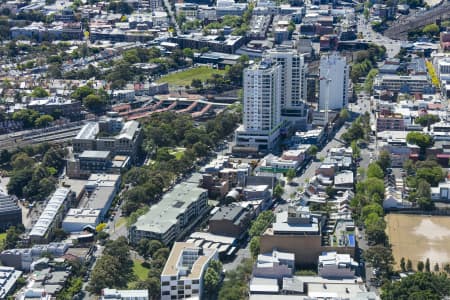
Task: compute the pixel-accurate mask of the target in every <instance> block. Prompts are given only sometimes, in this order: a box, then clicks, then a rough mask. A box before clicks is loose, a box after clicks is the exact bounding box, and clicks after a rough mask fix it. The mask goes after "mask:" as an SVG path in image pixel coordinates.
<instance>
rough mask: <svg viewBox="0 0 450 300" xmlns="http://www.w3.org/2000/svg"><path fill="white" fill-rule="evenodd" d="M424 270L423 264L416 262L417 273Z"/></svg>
mask: <svg viewBox="0 0 450 300" xmlns="http://www.w3.org/2000/svg"><path fill="white" fill-rule="evenodd" d="M424 268H425V264H424V263H423V261H418V262H417V271H419V272H423V269H424Z"/></svg>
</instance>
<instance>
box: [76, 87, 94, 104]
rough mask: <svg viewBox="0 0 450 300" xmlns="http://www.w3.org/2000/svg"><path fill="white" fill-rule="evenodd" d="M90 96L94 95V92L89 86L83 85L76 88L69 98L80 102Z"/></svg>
mask: <svg viewBox="0 0 450 300" xmlns="http://www.w3.org/2000/svg"><path fill="white" fill-rule="evenodd" d="M91 94H95V90H94V89H93V88H92V87H90V86H89V85H83V86H80V87H78V88H76V89H75V91H74V92H73V93H72V95H71V96H72V98H74V99H76V100H78V101H82V100H83V99H84V98H86V97H87V96H88V95H91Z"/></svg>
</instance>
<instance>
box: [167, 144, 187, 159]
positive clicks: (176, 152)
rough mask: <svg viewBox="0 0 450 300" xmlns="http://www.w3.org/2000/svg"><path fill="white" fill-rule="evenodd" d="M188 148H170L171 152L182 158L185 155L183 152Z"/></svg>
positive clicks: (177, 157)
mask: <svg viewBox="0 0 450 300" xmlns="http://www.w3.org/2000/svg"><path fill="white" fill-rule="evenodd" d="M185 150H186V148H180V147H178V148H174V149H170V150H169V154H171V155H174V156H175V158H176V159H178V160H180V159H181V158H182V157H183V153H184V151H185Z"/></svg>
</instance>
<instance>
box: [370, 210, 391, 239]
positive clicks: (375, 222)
mask: <svg viewBox="0 0 450 300" xmlns="http://www.w3.org/2000/svg"><path fill="white" fill-rule="evenodd" d="M364 224H365V226H366V236H367V239H368V240H369V241H373V242H375V243H377V244H383V243H384V242H385V241H386V239H387V237H386V232H385V230H386V222H385V221H384V219H383V217H380V216H379V215H378V214H377V213H370V214H369V215H368V216H367V218H366V220H365V221H364Z"/></svg>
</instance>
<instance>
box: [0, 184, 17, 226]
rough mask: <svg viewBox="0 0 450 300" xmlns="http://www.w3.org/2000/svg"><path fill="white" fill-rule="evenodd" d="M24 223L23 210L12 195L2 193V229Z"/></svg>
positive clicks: (0, 207)
mask: <svg viewBox="0 0 450 300" xmlns="http://www.w3.org/2000/svg"><path fill="white" fill-rule="evenodd" d="M19 224H22V210H21V209H20V207H19V206H18V205H17V203H16V202H15V201H14V199H13V198H12V197H11V196H8V195H3V194H1V193H0V230H2V231H5V230H7V229H8V228H9V227H11V226H17V225H19Z"/></svg>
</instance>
